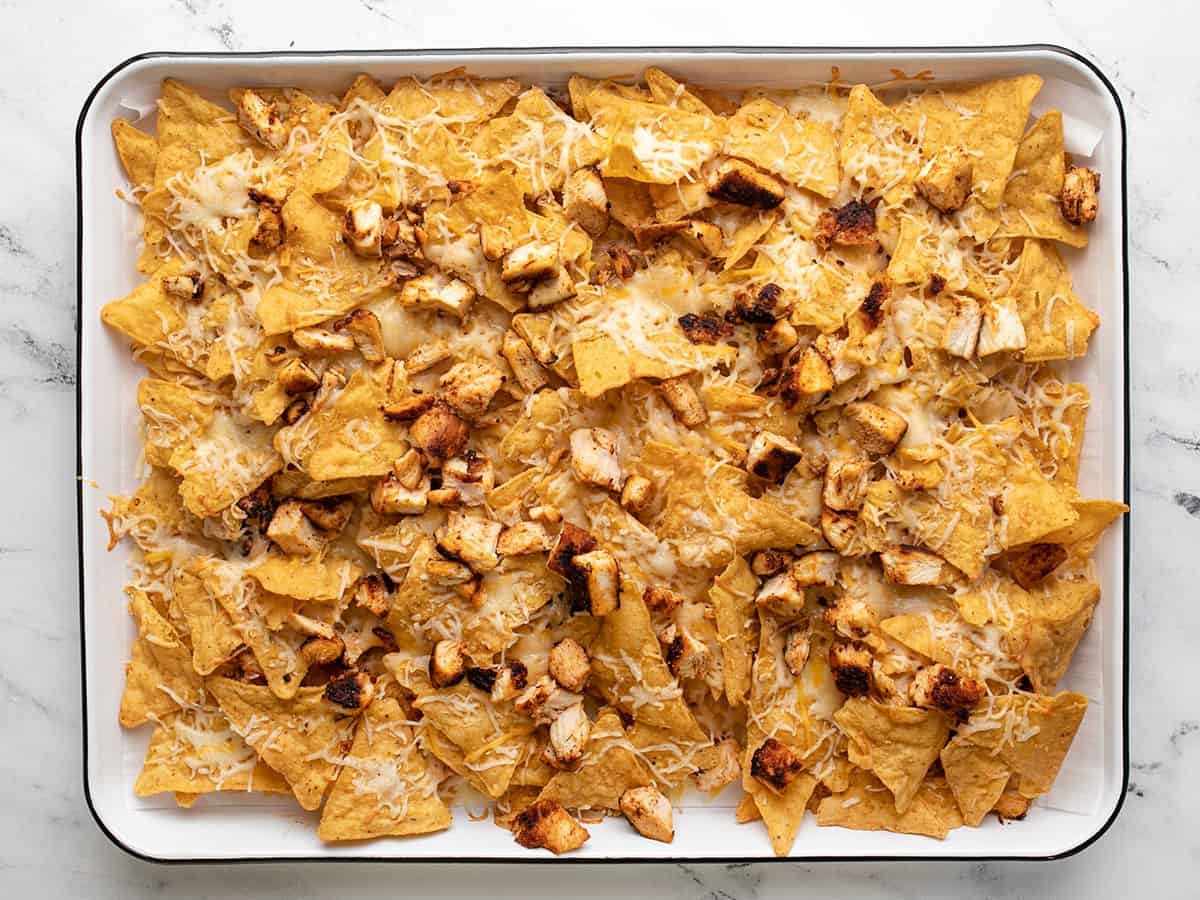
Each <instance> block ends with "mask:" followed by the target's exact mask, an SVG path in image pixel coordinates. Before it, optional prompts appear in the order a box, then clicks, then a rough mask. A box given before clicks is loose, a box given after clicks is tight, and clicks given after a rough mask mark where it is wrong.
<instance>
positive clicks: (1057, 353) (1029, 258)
mask: <svg viewBox="0 0 1200 900" xmlns="http://www.w3.org/2000/svg"><path fill="white" fill-rule="evenodd" d="M1011 293H1012V296H1013V297H1015V298H1016V300H1017V311H1018V312H1019V313H1020V315H1021V322H1022V324H1023V325H1024V326H1025V338H1026V340H1027V341H1028V342H1029V344H1028V346H1027V347H1026V348H1025V353H1024V357H1025V361H1026V362H1043V361H1046V360H1053V359H1078V358H1079V357H1081V356H1084V355H1085V354H1086V353H1087V348H1088V340H1089V339H1090V338H1091V336H1092V332H1093V331H1095V330H1096V328H1097V327H1098V326H1099V324H1100V317H1099V316H1097V315H1096V314H1095V313H1094V312H1092V311H1091V310H1090V309H1088V308H1087V307H1086V306H1084V305H1083V303H1082V302H1081V301H1080V299H1079V298H1078V297H1077V296H1075V293H1074V292H1073V291H1072V290H1071V274H1070V273H1069V272H1068V271H1067V267H1066V265H1065V264H1064V263H1063V261H1062V258H1061V257H1059V255H1058V251H1057V250H1056V249H1055V248H1054V245H1053V244H1050V243H1048V242H1045V241H1039V240H1034V239H1032V238H1029V239H1026V241H1025V246H1024V247H1023V249H1022V250H1021V263H1020V265H1019V266H1018V268H1017V277H1016V279H1015V280H1014V281H1013V285H1012V291H1011Z"/></svg>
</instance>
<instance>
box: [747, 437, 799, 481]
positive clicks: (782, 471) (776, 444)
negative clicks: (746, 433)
mask: <svg viewBox="0 0 1200 900" xmlns="http://www.w3.org/2000/svg"><path fill="white" fill-rule="evenodd" d="M803 458H804V449H803V448H802V447H799V446H797V445H796V444H794V443H792V442H791V441H789V440H788V439H787V438H785V437H784V436H783V435H781V434H775V433H774V432H771V431H760V432H759V433H758V434H756V435H755V436H754V440H753V441H751V442H750V450H749V452H748V453H747V454H746V468H747V469H749V470H750V471H751V472H753V473H754V474H755V475H757V476H758V477H759V478H762V479H765V480H766V481H770V482H773V483H775V484H779V483H780V482H782V481H783V480H784V479H785V478H786V477H787V474H788V472H790V471H792V469H794V468H795V467H796V463H798V462H800V460H801V459H803Z"/></svg>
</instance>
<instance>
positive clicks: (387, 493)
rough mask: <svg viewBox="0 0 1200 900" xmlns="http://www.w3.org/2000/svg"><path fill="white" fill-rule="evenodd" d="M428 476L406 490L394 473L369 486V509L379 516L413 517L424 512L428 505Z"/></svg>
mask: <svg viewBox="0 0 1200 900" xmlns="http://www.w3.org/2000/svg"><path fill="white" fill-rule="evenodd" d="M429 485H430V480H429V476H425V477H424V478H422V479H421V480H420V481H418V482H417V485H416V487H412V488H406V487H405V486H404V485H403V484H401V483H400V479H399V478H397V477H396V475H395V473H394V472H389V473H388V474H387V475H385V476H384V477H383V478H380V479H379V480H377V481H376V482H375V483H374V484H372V485H371V494H370V501H371V509H373V510H375V512H377V513H379V514H380V515H381V516H415V515H417V514H418V513H423V512H425V507H426V506H428V504H429Z"/></svg>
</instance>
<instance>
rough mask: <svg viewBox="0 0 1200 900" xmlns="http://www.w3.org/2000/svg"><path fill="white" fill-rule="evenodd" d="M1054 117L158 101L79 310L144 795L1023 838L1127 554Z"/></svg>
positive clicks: (688, 91) (371, 818) (861, 109)
mask: <svg viewBox="0 0 1200 900" xmlns="http://www.w3.org/2000/svg"><path fill="white" fill-rule="evenodd" d="M1040 87H1041V79H1040V78H1039V77H1038V76H1036V75H1025V76H1020V77H1015V78H1008V79H1004V80H999V81H991V82H986V83H979V84H965V85H943V84H936V85H935V84H932V83H928V82H921V81H912V80H906V81H903V82H896V83H892V84H889V85H884V86H881V87H879V88H877V89H876V90H872V89H871V88H870V87H868V86H867V85H863V84H858V85H853V86H852V85H849V84H847V83H844V82H842V81H840V80H838V79H837V78H836V75H835V78H834V80H833V81H832V82H831V83H830V84H828V85H825V86H822V87H814V88H806V89H803V90H797V91H766V90H747V91H745V92H743V93H740V94H733V93H727V92H721V91H717V90H713V89H709V88H705V87H703V86H700V85H694V84H685V83H681V82H679V81H677V80H676V79H674V78H673V77H671V76H670V75H668V74H667V73H666V72H663V71H661V70H659V69H655V68H651V69H647V70H646V71H645V72H644V74H643V76H642V80H641V81H639V82H638V83H636V84H625V83H617V82H613V81H597V80H592V79H589V78H585V77H581V76H576V77H572V78H571V79H570V81H569V83H568V84H567V86H566V88H565V90H563V91H561V92H560V91H557V90H550V89H543V88H539V87H537V86H530V85H527V84H523V83H521V82H518V81H516V80H512V79H481V78H476V77H472V76H470V75H469V74H467V73H466V72H464V71H461V70H457V71H454V72H449V73H446V74H444V75H441V76H436V77H433V78H431V79H430V80H428V81H418V80H415V79H412V78H405V79H403V80H401V81H399V82H397V83H396V84H394V85H392V86H391V87H390V89H389V88H386V87H385V86H382V85H380V84H379V83H377V82H376V81H375V80H373V79H372V78H370V77H368V76H366V75H363V76H360V77H358V78H357V79H356V80H355V81H354V83H353V84H352V85H350V87H349V89H348V90H347V91H346V92H345V94H344V95H343V96H341V97H340V98H338V97H336V96H331V95H330V96H327V95H324V94H317V93H306V92H304V91H300V90H293V89H278V88H269V89H267V88H237V89H234V90H232V91H230V92H229V95H228V103H226V104H224V105H220V104H217V103H214V102H211V101H210V100H209V99H206V98H205V97H203V96H201V95H200V94H199V93H197V92H196V91H195V90H193V89H191V88H189V87H188V86H186V85H184V84H181V83H178V82H176V81H171V80H168V81H165V82H164V83H163V85H162V94H161V97H160V98H159V100H158V105H157V119H156V122H155V123H154V124H155V127H154V129H153V132H154V133H153V134H151V133H150V132H147V131H143V130H141V129H140V128H139V127H137V126H135V125H133V124H131V123H130V122H127V121H124V120H118V121H116V122H114V123H113V127H112V133H113V138H114V140H115V143H116V149H117V153H118V154H119V156H120V160H121V162H122V163H123V165H124V169H125V171H126V173H127V174H128V178H129V182H130V187H128V188H127V189H125V190H124V191H123V195H124V196H125V197H126V198H127V199H129V200H130V202H132V203H134V204H136V205H137V206H138V207H139V209H140V212H141V214H142V222H143V225H142V237H143V247H142V250H141V255H140V257H139V258H138V261H137V268H138V271H139V272H140V273H141V274H142V275H144V276H145V278H146V280H145V281H144V283H142V284H141V285H140V286H139V287H138V288H136V289H135V290H134V291H133V292H132V293H130V294H129V295H128V296H127V297H124V298H122V299H117V300H113V301H112V302H110V303H108V304H107V305H106V306H104V308H103V310H102V311H101V317H102V319H103V321H104V322H105V323H107V324H108V325H109V326H110V328H111V329H112V332H113V333H114V335H116V336H118V337H119V338H120V339H122V340H123V341H124V342H126V343H128V344H131V345H132V347H133V356H134V358H135V359H136V360H137V361H138V362H140V363H141V364H142V365H143V366H144V367H145V369H146V373H145V377H144V378H143V379H142V381H141V382H140V384H139V387H138V392H137V403H138V407H139V408H140V410H141V414H142V433H143V436H144V476H145V480H144V482H143V483H142V484H141V486H140V487H139V488H138V489H137V490H136V491H135V492H134V493H133V494H131V495H130V496H120V497H113V498H112V505H111V509H109V510H108V511H106V513H105V517H106V519H107V521H108V524H109V527H110V530H111V538H112V540H111V544H110V549H111V548H112V547H113V546H115V545H116V544H117V543H118V542H120V541H128V542H130V544H131V546H132V547H133V548H134V549H133V551H132V556H133V563H132V575H131V578H130V581H129V583H128V585H127V587H126V594H127V595H128V596H127V600H128V607H129V611H130V612H131V614H132V616H133V619H134V622H135V624H136V637H135V638H134V640H133V645H132V653H131V657H130V660H129V662H128V664H127V666H126V686H125V691H124V695H123V697H122V701H121V707H120V712H119V718H120V723H121V725H123V726H124V727H126V728H138V727H141V726H143V725H148V726H150V728H151V729H152V732H151V733H150V736H149V749H148V751H147V754H146V760H145V765H144V768H143V769H142V772H141V774H140V775H139V776H138V778H137V781H136V784H135V785H134V791H135V792H136V793H137V794H138V795H139V796H147V795H152V794H158V793H163V792H172V793H173V795H174V798H175V800H176V802H178V803H179V804H180V805H181V806H191V805H192V804H193V803H196V802H197V801H199V802H200V803H203V802H204V801H203V800H202V799H200V797H201V795H203V794H208V793H212V792H215V791H256V792H273V793H280V794H290V795H292V796H293V797H294V798H295V800H296V802H297V803H298V804H299V805H300V807H302V808H303V809H304V810H308V811H312V812H314V813H316V812H317V811H319V814H318V816H314V821H316V820H317V818H318V817H319V824H318V826H317V827H318V831H319V835H320V837H321V838H322V839H323V840H326V841H353V840H364V839H370V838H379V837H391V836H402V835H417V834H425V833H430V832H434V831H439V830H442V829H446V828H450V827H452V824H451V821H452V813H451V805H452V800H453V799H454V798H455V797H458V798H459V799H464V800H465V799H467V798H476V797H477V795H481V796H482V797H484V798H487V799H488V800H489V801H490V802H491V807H492V815H493V818H494V820H495V823H496V824H497V825H498V826H500V827H502V828H506V829H510V830H512V831H513V833H514V836H515V840H516V841H517V842H518V843H520V844H521V845H523V846H525V847H529V848H545V849H547V850H549V851H551V852H553V853H556V854H557V853H563V852H566V851H570V850H574V849H576V848H578V847H580V846H581V845H582V844H583V843H584V842H585V841H587V840H588V839H589V837H590V830H589V829H591V828H595V827H596V825H597V823H599V822H600V821H601V820H603V819H604V818H605V817H608V816H623V817H624V818H625V819H626V820H627V821H628V825H629V826H631V827H633V828H635V829H637V831H638V832H640V833H641V834H642V835H644V836H645V837H646V838H649V839H651V840H657V841H668V842H669V841H671V840H673V838H674V834H675V821H674V815H673V809H674V807H677V806H678V805H679V803H680V800H681V799H682V798H683V797H684V796H685V794H686V793H687V792H689V791H691V792H697V791H698V792H702V793H704V794H709V795H715V794H716V793H718V792H726V793H725V797H726V798H732V799H731V800H730V804H729V805H731V806H732V805H733V804H734V803H736V813H735V817H736V821H737V822H741V823H749V822H755V821H759V820H761V822H762V826H765V830H766V834H767V837H768V839H769V841H770V845H771V847H772V848H773V849H774V852H775V853H776V854H778V855H786V854H788V853H789V852H790V850H791V848H792V846H793V843H794V842H795V840H796V837H797V833H798V830H799V828H800V825H801V822H802V820H803V819H804V818H805V815H806V812H808V813H811V817H812V818H813V819H815V822H816V824H817V825H836V826H841V827H843V828H853V829H869V830H878V829H883V830H887V831H893V832H902V833H908V834H920V835H927V836H930V837H935V838H943V837H945V835H946V834H947V833H948V832H949V831H950V830H951V829H954V828H958V827H961V826H972V827H974V826H979V825H980V823H981V822H983V820H984V819H985V818H986V817H987V816H988V815H989V814H994V815H996V816H999V817H1002V818H1004V819H1021V818H1023V817H1024V816H1025V815H1026V813H1027V811H1028V809H1029V807H1030V804H1031V802H1032V801H1034V800H1035V799H1036V798H1037V797H1039V796H1041V795H1043V794H1045V793H1046V792H1047V791H1048V790H1049V789H1050V788H1051V786H1052V785H1053V783H1054V780H1055V776H1056V774H1057V772H1058V769H1059V767H1060V765H1061V764H1062V762H1063V759H1064V757H1065V756H1066V754H1067V751H1068V748H1069V747H1070V745H1071V742H1072V739H1073V737H1074V735H1075V733H1076V730H1077V729H1078V727H1079V725H1080V722H1081V721H1082V718H1083V716H1084V712H1085V709H1086V706H1087V700H1086V698H1085V697H1083V696H1081V695H1079V694H1075V693H1071V692H1068V691H1063V690H1059V689H1058V685H1059V682H1060V680H1061V679H1062V677H1063V675H1064V673H1065V672H1066V671H1067V669H1068V667H1069V665H1070V662H1071V657H1072V655H1073V653H1074V651H1075V649H1076V646H1077V645H1078V643H1079V641H1080V639H1081V638H1082V637H1083V635H1084V633H1085V631H1086V630H1087V627H1088V624H1089V622H1090V620H1091V617H1092V614H1093V612H1094V610H1095V608H1096V605H1097V603H1099V601H1100V584H1099V583H1098V579H1097V576H1096V574H1095V571H1094V569H1093V565H1092V562H1091V560H1090V556H1091V554H1092V552H1093V550H1094V549H1095V547H1096V545H1097V543H1098V542H1099V540H1100V538H1101V535H1102V534H1103V532H1104V530H1105V529H1106V528H1107V527H1108V526H1109V525H1111V524H1112V523H1113V522H1114V521H1116V520H1117V519H1118V518H1119V517H1120V516H1121V514H1122V513H1123V512H1124V511H1125V509H1126V508H1125V507H1124V506H1123V505H1122V504H1121V503H1117V502H1112V501H1109V500H1103V499H1093V498H1089V497H1085V496H1082V495H1081V494H1080V493H1079V491H1078V490H1077V488H1076V476H1077V472H1078V468H1079V459H1080V449H1081V444H1082V439H1083V434H1084V423H1085V418H1086V414H1087V409H1088V402H1089V394H1088V389H1087V387H1086V386H1085V385H1083V384H1080V383H1076V382H1072V381H1070V380H1068V379H1067V378H1066V376H1065V375H1064V374H1063V373H1062V372H1061V371H1060V370H1059V369H1058V368H1057V367H1056V364H1057V363H1058V362H1060V361H1063V362H1065V361H1068V360H1071V359H1076V358H1079V357H1082V356H1083V355H1084V354H1085V353H1086V352H1087V349H1088V342H1089V339H1090V337H1091V335H1092V333H1093V331H1094V330H1095V329H1096V327H1097V326H1098V325H1099V319H1098V317H1097V316H1096V315H1095V314H1094V313H1093V312H1092V311H1091V310H1089V309H1088V307H1087V306H1086V305H1085V303H1084V301H1083V300H1082V299H1081V298H1080V297H1078V296H1077V295H1076V294H1075V293H1074V291H1073V290H1072V282H1071V276H1070V273H1069V271H1068V269H1067V266H1066V264H1065V263H1064V256H1063V254H1062V252H1061V248H1062V247H1063V246H1065V247H1068V248H1083V247H1086V245H1087V241H1088V223H1089V222H1091V221H1092V220H1093V219H1094V218H1095V217H1096V215H1097V213H1098V191H1099V186H1100V176H1099V174H1097V173H1096V172H1093V171H1091V170H1089V169H1087V168H1084V167H1080V166H1076V165H1073V164H1072V163H1071V161H1070V160H1069V159H1068V158H1067V157H1066V156H1065V154H1064V147H1063V120H1062V116H1061V115H1060V114H1059V113H1058V112H1054V111H1050V112H1046V113H1045V114H1043V115H1041V116H1040V117H1039V118H1037V119H1036V120H1034V121H1033V122H1032V123H1030V122H1029V118H1030V108H1031V104H1032V102H1033V100H1034V98H1035V96H1036V95H1037V93H1038V90H1039V88H1040ZM726 789H728V790H727V791H726ZM738 797H740V801H739V800H738ZM476 802H477V801H476V800H474V799H472V803H476ZM468 805H470V804H468ZM1034 814H1036V812H1035V813H1034ZM731 818H732V817H731ZM686 819H687V816H686V814H684V815H681V816H680V817H679V820H680V821H679V823H678V824H679V827H680V828H681V829H686V828H687V821H686ZM731 824H732V823H731ZM762 826H757V825H756V826H752V827H762ZM608 827H610V828H613V827H617V826H615V825H610V826H608ZM810 827H812V826H811V825H810ZM764 846H765V844H764Z"/></svg>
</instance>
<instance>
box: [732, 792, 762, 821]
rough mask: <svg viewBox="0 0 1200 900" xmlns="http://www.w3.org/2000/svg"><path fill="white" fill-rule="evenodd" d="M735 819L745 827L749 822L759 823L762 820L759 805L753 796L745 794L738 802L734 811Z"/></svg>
mask: <svg viewBox="0 0 1200 900" xmlns="http://www.w3.org/2000/svg"><path fill="white" fill-rule="evenodd" d="M733 817H734V819H735V820H736V821H737V823H738V824H739V825H745V824H747V823H748V822H757V821H758V820H759V819H761V818H762V813H760V812H759V811H758V803H756V802H755V799H754V795H753V794H745V795H743V796H742V799H741V800H739V801H738V805H737V808H736V809H735V810H734V814H733Z"/></svg>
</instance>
